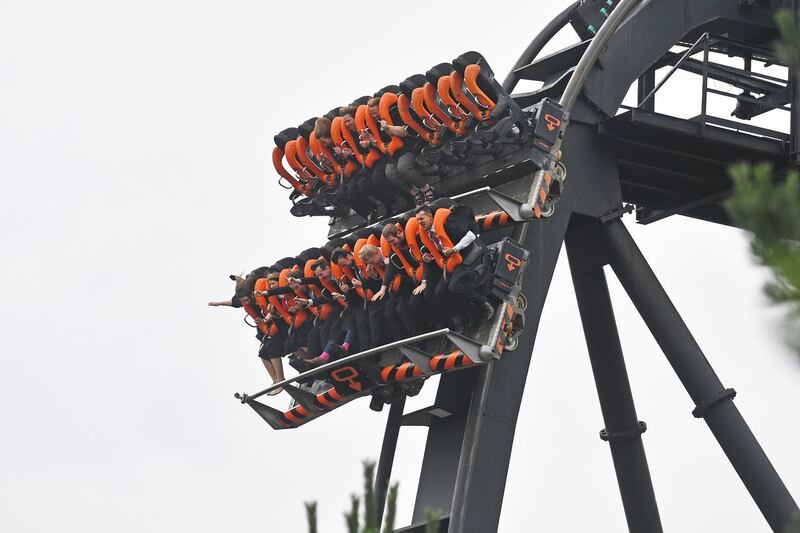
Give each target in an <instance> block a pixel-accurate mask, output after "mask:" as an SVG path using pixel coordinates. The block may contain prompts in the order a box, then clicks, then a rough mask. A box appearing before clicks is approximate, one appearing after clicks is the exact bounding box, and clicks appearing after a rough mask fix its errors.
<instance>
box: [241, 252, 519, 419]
mask: <svg viewBox="0 0 800 533" xmlns="http://www.w3.org/2000/svg"><path fill="white" fill-rule="evenodd" d="M469 260H471V261H474V262H475V263H477V264H475V266H474V268H475V270H476V271H477V274H476V275H477V276H479V278H480V279H479V280H478V281H479V282H480V283H481V285H482V286H483V287H484V289H485V290H486V291H488V292H490V293H491V297H492V299H494V300H496V301H499V305H498V306H497V309H496V311H495V314H494V317H493V318H492V320H490V321H487V322H485V323H483V324H481V325H480V326H479V327H478V328H477V331H476V334H475V335H474V336H465V335H461V334H458V333H455V332H452V331H450V330H448V329H443V330H438V331H433V332H429V333H425V334H422V335H418V336H416V337H411V338H407V339H403V340H400V341H396V342H393V343H389V344H386V345H383V346H378V347H375V348H371V349H369V350H365V351H363V352H361V353H357V354H353V355H349V356H346V357H344V358H342V359H340V360H337V361H333V362H330V363H328V364H326V365H323V366H321V367H318V368H315V369H312V370H309V371H307V372H304V373H302V374H300V375H298V376H296V377H294V378H291V379H289V380H286V381H285V382H283V383H281V384H279V385H275V386H272V387H270V388H268V389H266V390H264V391H262V392H260V393H258V394H254V395H247V394H236V395H235V396H236V398H238V399H239V400H240V401H241V402H242V403H245V404H248V405H249V406H250V407H251V408H252V409H253V410H255V411H256V412H257V413H258V414H259V416H261V417H262V418H263V419H264V420H265V421H266V422H267V423H268V424H269V425H270V427H272V428H273V429H288V428H295V427H298V426H300V425H303V424H305V423H306V422H309V421H311V420H313V419H315V418H318V417H320V416H322V415H324V414H326V413H328V412H330V411H333V410H334V409H336V408H337V407H340V406H342V405H344V404H345V403H348V402H350V401H351V400H354V399H356V398H360V397H362V396H367V395H370V396H372V402H371V404H370V407H371V408H373V409H375V410H380V408H381V407H382V405H383V404H384V403H389V402H391V401H392V400H393V399H394V398H396V397H397V396H398V395H408V396H413V395H416V394H417V393H418V392H419V391H420V389H421V388H422V385H423V383H424V380H425V379H427V377H429V376H431V375H434V374H440V373H445V372H455V371H458V370H463V369H465V368H468V367H472V366H476V365H483V364H488V363H490V362H492V361H493V360H495V359H499V358H500V357H501V356H502V354H503V353H504V352H505V351H512V350H513V349H514V348H515V347H516V339H517V338H518V336H519V334H520V333H521V328H522V326H523V325H524V320H523V317H522V313H523V312H524V310H525V299H524V297H522V295H521V289H522V287H521V283H522V273H523V271H524V269H525V265H526V264H527V262H528V252H527V251H526V250H524V249H523V248H522V247H521V245H520V244H519V243H517V242H515V241H513V240H511V239H509V238H505V239H503V240H501V241H499V242H497V243H493V244H491V245H489V246H487V247H485V248H484V249H483V250H482V251H479V252H476V255H475V257H474V258H470V259H469ZM465 261H466V259H465ZM442 341H444V342H442ZM435 348H438V349H435ZM442 348H443V349H442ZM434 354H435V355H434ZM321 381H324V382H325V383H327V384H328V385H327V386H325V387H322V389H321V391H320V388H319V384H320V382H321ZM294 383H305V385H302V386H297V385H295V384H294ZM314 383H315V384H316V385H312V384H314ZM279 386H280V387H283V389H284V390H285V391H286V393H287V394H289V396H291V398H292V406H291V407H290V408H289V409H288V410H286V411H280V410H278V409H275V408H274V407H270V406H269V405H266V404H263V403H261V402H259V401H257V398H258V397H260V396H261V395H263V394H266V393H267V392H269V391H271V390H274V389H276V388H278V387H279Z"/></svg>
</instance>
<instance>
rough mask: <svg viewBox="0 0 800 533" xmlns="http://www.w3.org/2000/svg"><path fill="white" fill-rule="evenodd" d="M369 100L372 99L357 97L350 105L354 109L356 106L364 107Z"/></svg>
mask: <svg viewBox="0 0 800 533" xmlns="http://www.w3.org/2000/svg"><path fill="white" fill-rule="evenodd" d="M370 98H372V97H371V96H359V97H358V98H356V99H355V100H353V103H352V104H351V105H354V106H356V107H358V106H360V105H364V104H366V103H367V102H369V99H370Z"/></svg>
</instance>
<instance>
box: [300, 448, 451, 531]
mask: <svg viewBox="0 0 800 533" xmlns="http://www.w3.org/2000/svg"><path fill="white" fill-rule="evenodd" d="M362 464H363V467H364V525H363V527H361V526H360V525H359V524H360V520H359V511H360V509H361V499H360V498H359V497H358V496H356V495H355V494H352V495H351V496H350V511H348V512H346V513H344V521H345V524H346V525H347V532H348V533H379V532H380V524H379V523H378V509H377V506H376V502H375V492H374V490H375V489H374V486H375V463H374V462H373V461H364V462H363V463H362ZM398 492H399V485H398V484H397V483H395V484H394V485H392V486H391V487H389V492H388V494H387V497H386V517H385V519H384V526H383V533H392V532H393V531H394V522H395V517H396V516H397V494H398ZM305 505H306V518H307V519H308V531H309V533H317V502H306V504H305ZM427 516H428V525H427V530H426V531H428V532H433V533H437V532H438V531H439V518H438V514H437V513H434V512H432V511H428V512H427Z"/></svg>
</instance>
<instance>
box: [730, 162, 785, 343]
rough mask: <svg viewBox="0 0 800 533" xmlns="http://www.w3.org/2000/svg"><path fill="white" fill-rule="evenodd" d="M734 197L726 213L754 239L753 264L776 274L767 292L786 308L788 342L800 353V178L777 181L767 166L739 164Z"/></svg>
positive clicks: (735, 169) (733, 170) (734, 175)
mask: <svg viewBox="0 0 800 533" xmlns="http://www.w3.org/2000/svg"><path fill="white" fill-rule="evenodd" d="M730 175H731V178H732V179H733V196H732V197H731V198H730V199H729V200H728V201H727V202H726V207H727V209H728V212H729V213H730V215H731V217H732V218H733V220H734V221H735V222H736V223H738V224H739V225H741V226H742V227H743V228H744V229H746V230H748V231H750V232H751V234H752V238H751V242H750V246H751V250H752V252H753V255H754V256H755V258H756V259H757V260H758V261H759V262H760V263H761V264H763V265H766V266H768V267H770V268H771V269H772V278H771V279H770V281H769V282H768V283H767V285H766V287H765V288H764V290H765V292H766V294H767V295H768V296H769V298H770V299H771V300H772V301H773V302H775V303H778V304H785V306H786V308H787V311H788V313H787V326H788V328H787V330H788V331H789V333H790V338H789V341H790V343H792V344H793V345H794V346H795V347H796V348H797V349H798V350H800V336H798V330H800V328H798V326H799V325H800V172H798V171H796V170H791V171H789V173H788V174H787V175H786V179H785V181H783V182H781V180H779V179H776V177H775V176H774V172H773V168H772V166H771V165H770V164H769V163H759V164H757V165H749V164H747V163H739V164H737V165H734V166H732V167H731V168H730Z"/></svg>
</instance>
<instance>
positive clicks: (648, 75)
mask: <svg viewBox="0 0 800 533" xmlns="http://www.w3.org/2000/svg"><path fill="white" fill-rule="evenodd" d="M655 88H656V70H655V69H654V68H649V69H647V70H645V71H644V74H642V75H641V76H639V83H638V84H637V89H638V90H637V101H636V105H638V106H639V107H641V109H643V110H644V111H650V112H654V111H655V110H656V95H653V97H652V98H650V100H648V101H647V102H644V99H645V98H647V95H648V94H650V93H651V92H653V90H654V89H655ZM642 102H644V105H642Z"/></svg>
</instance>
